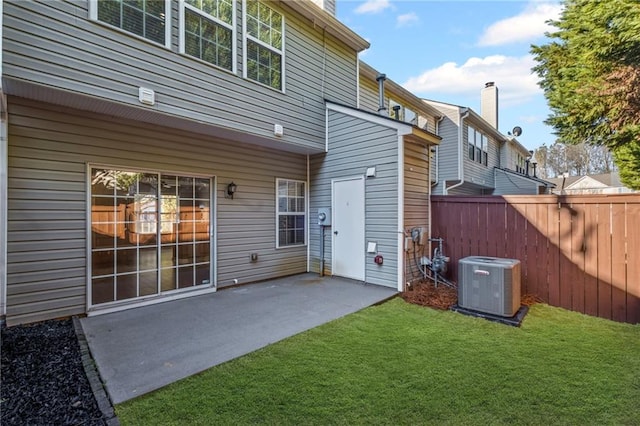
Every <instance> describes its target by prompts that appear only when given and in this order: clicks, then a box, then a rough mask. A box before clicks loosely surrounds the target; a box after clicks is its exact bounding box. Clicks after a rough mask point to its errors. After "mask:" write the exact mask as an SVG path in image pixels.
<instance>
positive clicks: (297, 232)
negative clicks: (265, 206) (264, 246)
mask: <svg viewBox="0 0 640 426" xmlns="http://www.w3.org/2000/svg"><path fill="white" fill-rule="evenodd" d="M276 190H277V195H276V198H277V200H276V221H277V232H276V247H287V246H299V245H304V244H305V234H306V232H305V228H306V225H305V224H306V221H307V216H306V202H307V198H306V188H305V182H303V181H298V180H288V179H276Z"/></svg>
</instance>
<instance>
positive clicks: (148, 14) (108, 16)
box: [89, 0, 171, 47]
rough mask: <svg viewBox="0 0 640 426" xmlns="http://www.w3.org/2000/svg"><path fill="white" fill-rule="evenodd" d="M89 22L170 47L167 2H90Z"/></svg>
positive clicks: (133, 0) (128, 0)
mask: <svg viewBox="0 0 640 426" xmlns="http://www.w3.org/2000/svg"><path fill="white" fill-rule="evenodd" d="M89 7H90V9H89V13H90V17H91V19H94V20H97V21H100V22H104V23H105V24H109V25H112V26H114V27H116V28H120V29H122V30H124V31H127V32H130V33H132V34H135V35H137V36H140V37H142V38H145V39H147V40H151V41H153V42H156V43H159V44H162V45H164V46H166V47H169V46H170V38H171V36H170V34H171V33H170V27H171V26H170V25H167V22H170V20H169V10H170V4H169V1H168V0H92V1H91V2H90V3H89Z"/></svg>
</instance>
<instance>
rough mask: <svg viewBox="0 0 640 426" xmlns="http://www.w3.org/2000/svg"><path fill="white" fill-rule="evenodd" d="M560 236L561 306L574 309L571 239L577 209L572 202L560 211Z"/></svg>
mask: <svg viewBox="0 0 640 426" xmlns="http://www.w3.org/2000/svg"><path fill="white" fill-rule="evenodd" d="M558 214H559V218H558V237H559V243H560V244H559V247H558V248H559V251H558V262H559V271H560V273H559V274H558V286H559V289H560V306H561V307H563V308H565V309H572V301H573V300H572V299H573V294H572V293H573V292H572V290H573V285H572V283H571V280H570V278H571V276H572V275H573V266H574V265H573V263H571V258H572V255H573V253H572V252H571V240H572V237H573V232H574V229H573V225H574V223H573V220H574V217H575V216H576V211H575V210H574V209H573V207H572V206H571V204H565V205H564V206H563V208H562V209H560V210H559V212H558Z"/></svg>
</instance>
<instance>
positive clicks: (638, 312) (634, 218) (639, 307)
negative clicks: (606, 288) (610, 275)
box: [626, 203, 640, 324]
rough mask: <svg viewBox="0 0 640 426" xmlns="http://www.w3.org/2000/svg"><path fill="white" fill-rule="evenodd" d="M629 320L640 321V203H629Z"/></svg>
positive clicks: (635, 322) (627, 226)
mask: <svg viewBox="0 0 640 426" xmlns="http://www.w3.org/2000/svg"><path fill="white" fill-rule="evenodd" d="M626 229H627V274H626V277H627V322H630V323H632V324H637V323H640V203H635V204H631V203H628V204H627V223H626Z"/></svg>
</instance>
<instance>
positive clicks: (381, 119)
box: [326, 102, 413, 136]
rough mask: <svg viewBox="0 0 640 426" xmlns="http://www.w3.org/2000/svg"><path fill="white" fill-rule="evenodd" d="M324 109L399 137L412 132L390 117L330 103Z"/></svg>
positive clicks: (407, 125) (408, 125)
mask: <svg viewBox="0 0 640 426" xmlns="http://www.w3.org/2000/svg"><path fill="white" fill-rule="evenodd" d="M326 108H327V110H330V111H336V112H340V113H342V114H345V115H349V116H351V117H356V118H359V119H361V120H364V121H368V122H370V123H375V124H378V125H380V126H384V127H387V128H389V129H394V130H397V131H398V135H399V136H404V135H410V134H411V133H412V132H413V126H411V125H410V124H407V123H404V122H402V121H397V120H394V119H392V118H390V117H386V116H380V115H377V114H371V113H368V112H365V111H361V110H357V109H353V108H349V107H346V106H343V105H339V104H334V103H332V102H326Z"/></svg>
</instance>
